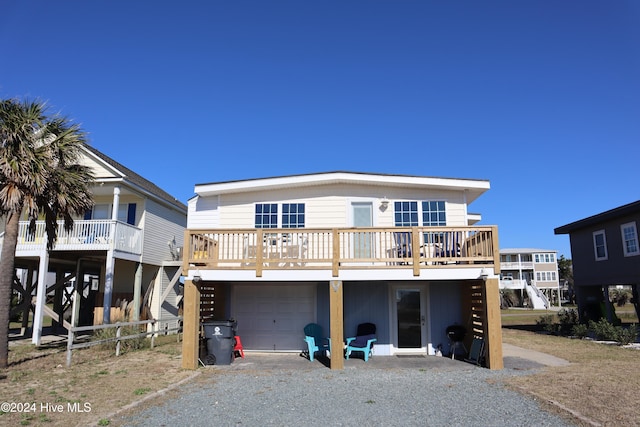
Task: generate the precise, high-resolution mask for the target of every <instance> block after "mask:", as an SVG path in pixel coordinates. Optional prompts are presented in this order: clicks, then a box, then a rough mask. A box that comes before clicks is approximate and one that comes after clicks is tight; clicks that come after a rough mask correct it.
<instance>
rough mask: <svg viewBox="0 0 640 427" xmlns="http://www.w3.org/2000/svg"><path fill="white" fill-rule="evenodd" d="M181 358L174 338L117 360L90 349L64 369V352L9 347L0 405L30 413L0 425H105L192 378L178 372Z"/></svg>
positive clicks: (8, 415)
mask: <svg viewBox="0 0 640 427" xmlns="http://www.w3.org/2000/svg"><path fill="white" fill-rule="evenodd" d="M180 354H181V347H180V344H178V343H176V339H175V336H174V337H172V338H171V339H170V340H169V341H167V342H166V343H164V344H163V345H159V346H156V347H155V348H154V349H153V350H151V349H145V350H140V351H135V352H130V353H126V354H123V355H121V356H119V357H115V355H114V354H113V351H105V350H97V349H96V348H95V347H94V348H90V349H84V350H76V351H74V353H73V363H72V365H71V367H69V368H67V367H66V352H65V349H64V348H40V349H37V348H35V347H33V346H32V345H27V344H24V345H19V346H12V347H11V349H10V352H9V361H10V367H9V368H8V369H5V370H2V371H0V387H1V389H2V398H1V399H0V400H1V401H2V402H14V403H16V404H18V403H20V404H23V403H26V404H27V405H26V407H27V408H28V409H29V412H25V411H24V410H23V411H22V412H0V425H16V426H19V425H25V426H75V425H78V426H86V425H108V424H109V417H110V416H111V415H112V414H113V413H114V412H116V411H117V410H119V409H120V408H122V407H125V406H127V405H129V404H132V403H133V402H136V401H140V400H142V399H144V398H145V397H146V396H148V395H149V394H151V393H154V392H157V391H160V390H163V389H165V388H167V387H169V386H170V385H172V384H174V383H176V382H179V381H181V380H183V379H185V378H188V377H189V376H191V375H193V371H185V370H182V369H181V367H180V366H181V363H180ZM16 409H17V408H16ZM81 411H82V412H81Z"/></svg>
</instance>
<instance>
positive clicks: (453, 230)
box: [183, 172, 502, 369]
mask: <svg viewBox="0 0 640 427" xmlns="http://www.w3.org/2000/svg"><path fill="white" fill-rule="evenodd" d="M488 189H489V182H488V181H485V180H471V179H451V178H433V177H423V176H404V175H382V174H368V173H350V172H329V173H318V174H306V175H295V176H282V177H273V178H263V179H250V180H242V181H230V182H219V183H210V184H197V185H196V186H195V193H196V195H195V196H194V197H193V198H192V199H190V200H189V201H188V207H189V213H188V223H187V226H188V230H187V232H186V235H185V252H184V271H183V275H184V276H185V299H184V301H185V303H184V310H185V311H184V347H183V366H184V367H185V368H189V369H195V368H196V367H197V358H198V332H199V325H200V322H202V321H206V320H208V319H214V320H225V319H230V318H233V319H235V320H236V321H237V332H238V335H239V336H240V337H241V339H242V343H243V346H244V349H245V350H249V351H250V350H257V351H284V352H300V351H301V350H303V349H304V341H303V338H304V333H303V328H304V326H305V325H306V324H307V323H311V322H314V323H318V324H320V325H321V326H322V328H323V329H324V331H325V334H327V335H330V336H331V338H332V342H333V349H334V350H336V349H337V351H334V352H333V356H334V357H332V358H331V367H332V368H335V369H340V368H341V367H342V363H343V362H342V357H343V356H342V354H341V353H342V351H341V349H342V346H341V344H340V343H342V342H344V338H345V337H348V336H353V335H354V333H355V331H356V328H357V325H358V324H360V323H365V322H372V323H374V324H376V326H377V339H378V340H377V342H376V343H375V347H374V352H375V355H382V356H390V355H399V354H400V355H401V354H422V355H427V354H429V355H433V354H435V351H436V349H437V347H438V346H440V345H441V346H442V347H443V350H444V352H445V353H446V352H447V351H448V349H449V341H448V336H447V334H446V328H447V327H448V326H450V325H453V324H460V325H463V326H465V328H466V329H467V331H468V333H467V335H466V339H465V345H466V348H467V349H468V348H470V344H471V341H472V339H473V338H474V337H475V338H481V339H483V340H484V342H485V344H486V350H487V352H486V354H487V357H486V360H487V365H488V366H489V367H490V368H492V369H500V368H502V336H501V329H500V312H499V291H498V277H497V274H498V273H499V271H500V268H499V256H498V255H499V252H498V247H497V242H498V236H497V228H496V227H495V226H480V225H476V223H477V222H478V221H479V220H480V215H478V214H473V213H470V212H469V211H468V206H469V205H470V204H471V203H472V202H473V201H474V200H476V199H477V198H478V197H479V196H481V195H482V194H483V193H484V192H485V191H487V190H488ZM194 283H195V285H194Z"/></svg>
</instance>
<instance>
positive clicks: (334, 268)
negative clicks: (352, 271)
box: [331, 228, 342, 292]
mask: <svg viewBox="0 0 640 427" xmlns="http://www.w3.org/2000/svg"><path fill="white" fill-rule="evenodd" d="M331 274H332V275H333V277H338V276H339V275H340V233H338V230H337V229H335V228H334V229H333V262H332V264H331ZM340 292H342V291H340Z"/></svg>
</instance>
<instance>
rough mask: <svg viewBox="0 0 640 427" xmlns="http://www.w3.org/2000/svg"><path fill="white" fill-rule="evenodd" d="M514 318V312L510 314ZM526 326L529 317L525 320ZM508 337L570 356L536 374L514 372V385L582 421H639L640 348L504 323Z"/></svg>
mask: <svg viewBox="0 0 640 427" xmlns="http://www.w3.org/2000/svg"><path fill="white" fill-rule="evenodd" d="M509 322H510V323H511V324H514V323H517V322H513V319H512V318H511V319H510V320H509ZM522 323H523V324H524V325H522V326H527V325H526V324H527V321H523V322H522ZM503 341H504V342H505V343H509V344H513V345H517V346H519V347H523V348H528V349H531V350H537V351H541V352H544V353H548V354H551V355H554V356H557V357H561V358H563V359H566V360H568V361H569V362H571V365H569V366H564V367H548V368H545V369H543V370H541V371H539V372H538V373H536V374H533V375H527V376H522V377H512V378H510V379H509V380H508V381H507V383H508V384H509V385H510V386H511V387H514V388H515V389H517V390H519V391H521V392H524V393H529V394H532V395H535V396H536V397H538V398H540V399H542V400H544V401H547V402H553V406H554V407H555V408H556V410H557V409H558V408H560V407H562V408H565V410H562V411H561V412H567V411H569V412H573V413H575V414H578V415H580V416H581V417H583V419H582V420H580V419H578V423H579V424H581V425H602V426H640V413H639V412H638V409H637V394H638V390H640V372H639V370H640V351H638V350H637V349H633V348H624V347H620V346H617V345H611V344H603V343H598V342H594V341H589V340H578V339H570V338H564V337H557V336H551V335H546V334H541V333H535V332H530V331H524V330H519V329H511V328H503Z"/></svg>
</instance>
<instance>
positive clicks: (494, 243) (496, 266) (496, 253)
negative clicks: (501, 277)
mask: <svg viewBox="0 0 640 427" xmlns="http://www.w3.org/2000/svg"><path fill="white" fill-rule="evenodd" d="M499 248H500V246H499V243H498V227H496V226H495V225H494V226H492V227H491V250H492V251H493V274H500V249H499Z"/></svg>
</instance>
